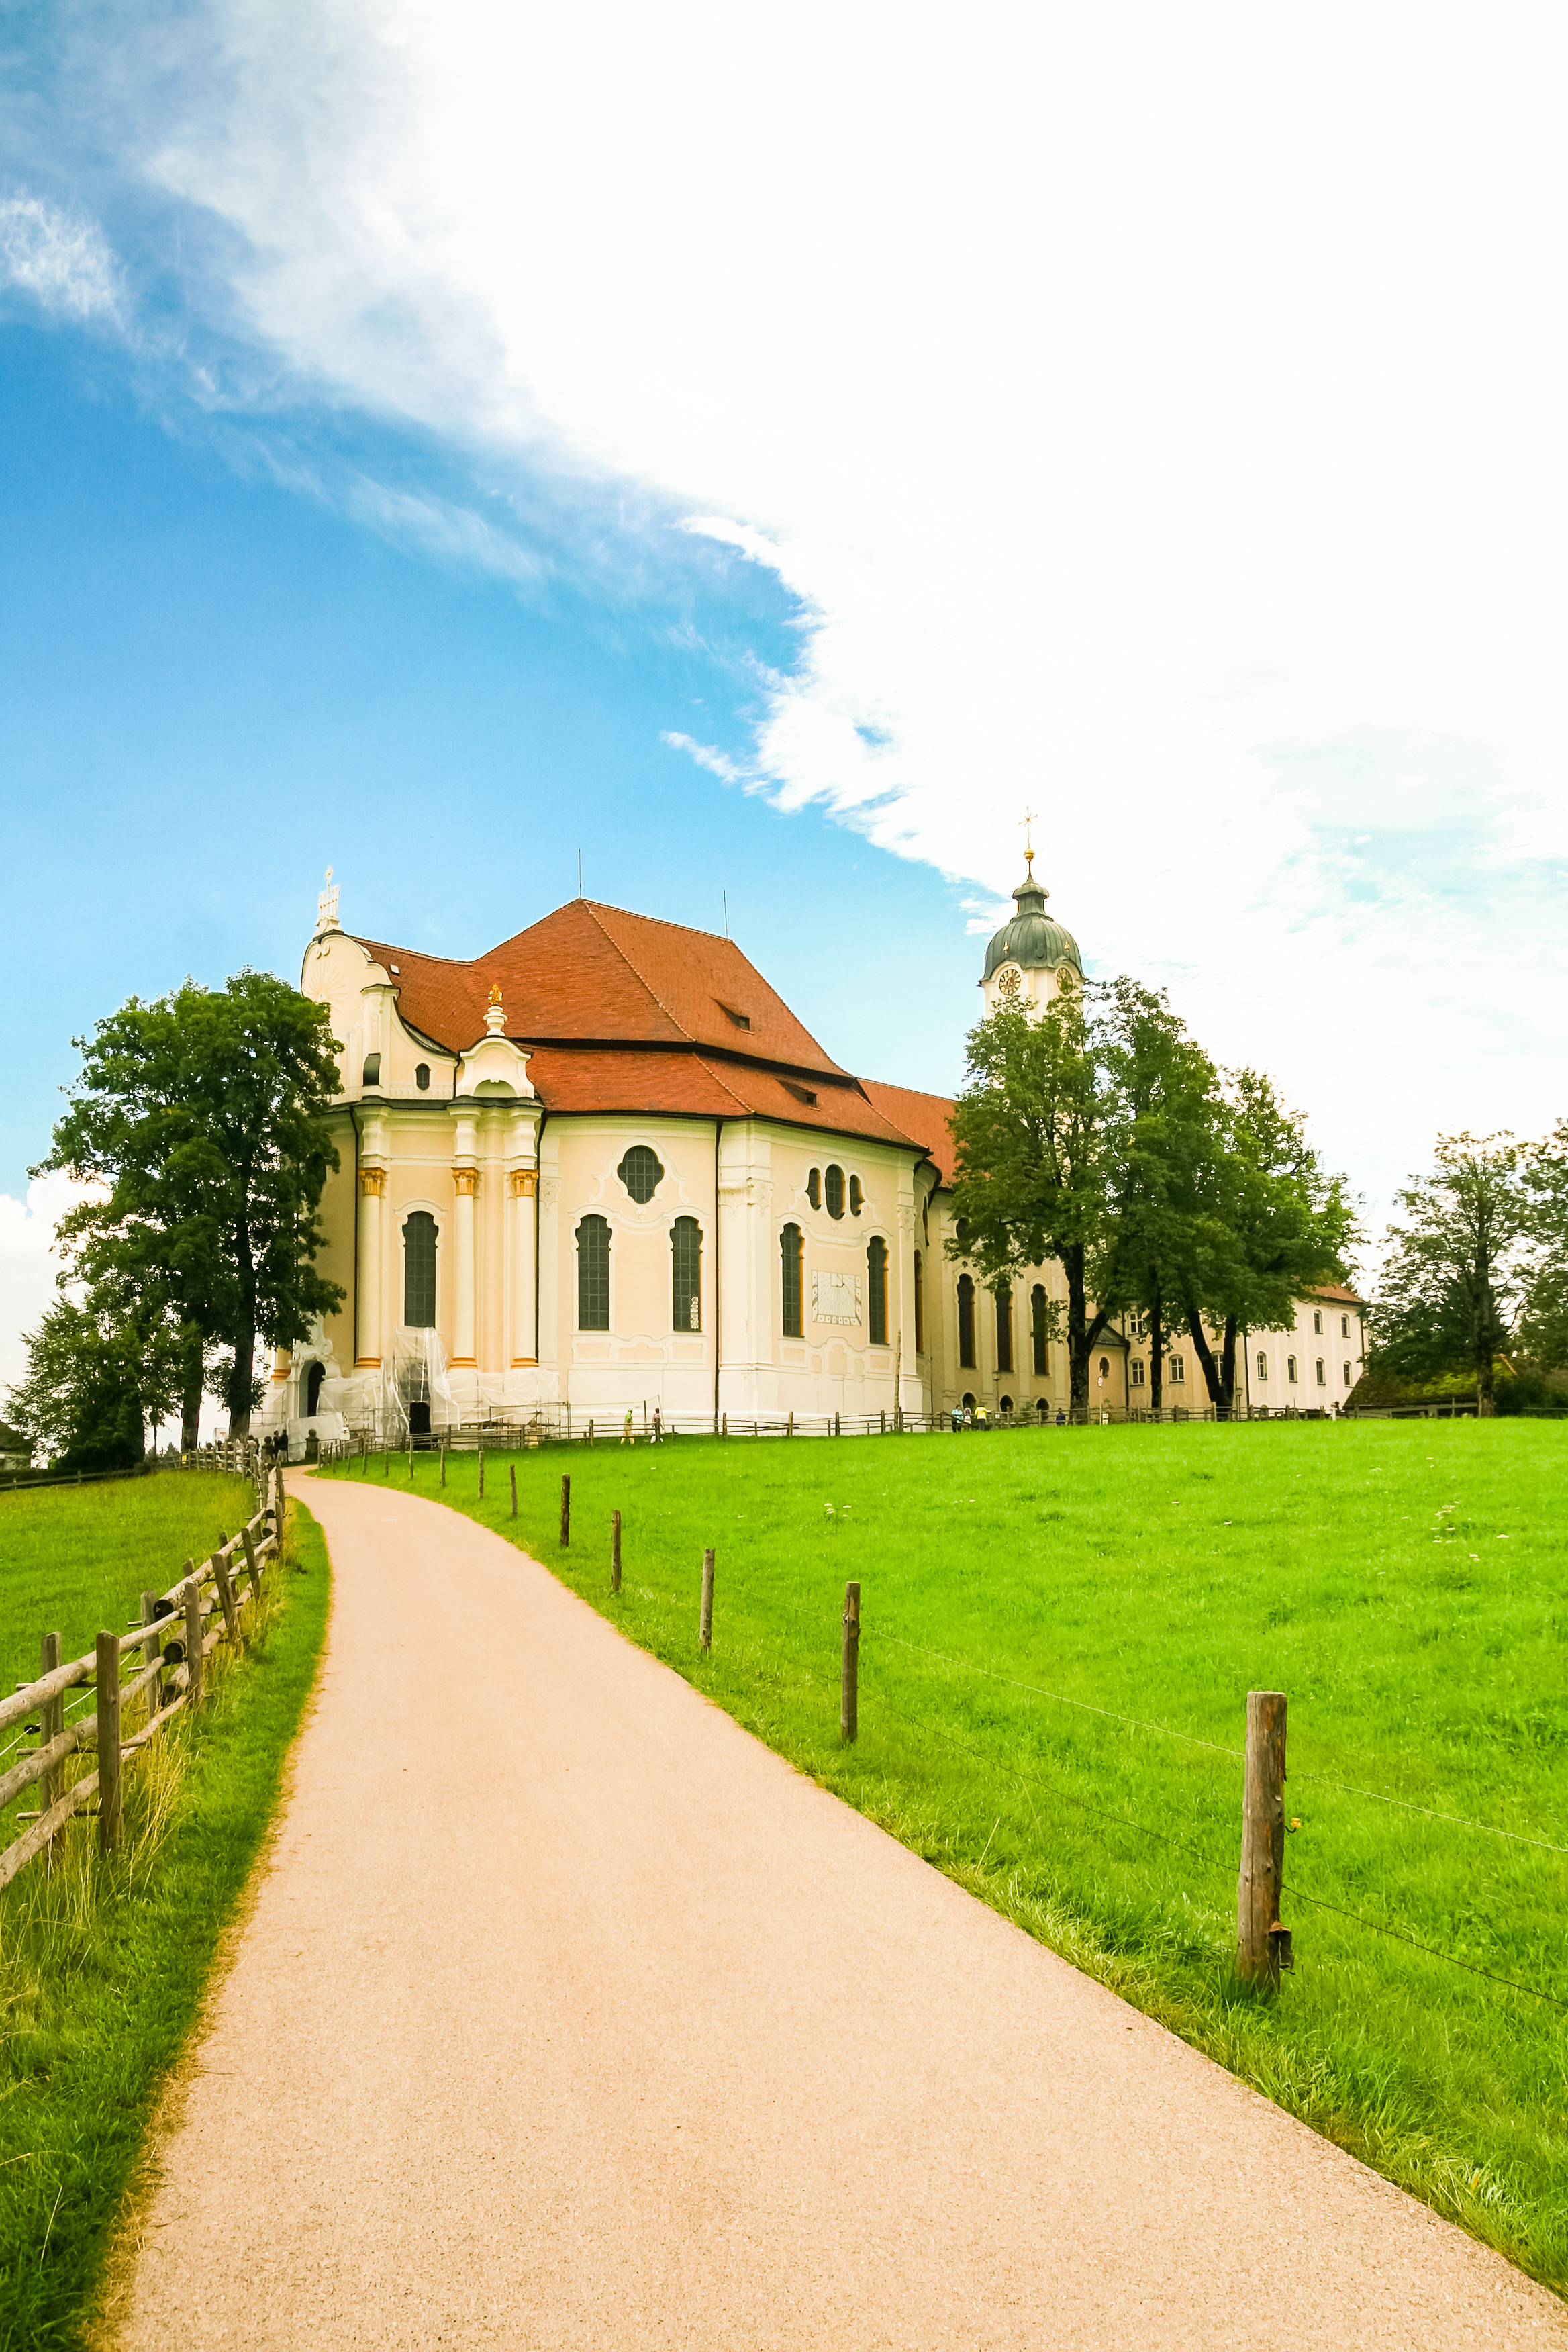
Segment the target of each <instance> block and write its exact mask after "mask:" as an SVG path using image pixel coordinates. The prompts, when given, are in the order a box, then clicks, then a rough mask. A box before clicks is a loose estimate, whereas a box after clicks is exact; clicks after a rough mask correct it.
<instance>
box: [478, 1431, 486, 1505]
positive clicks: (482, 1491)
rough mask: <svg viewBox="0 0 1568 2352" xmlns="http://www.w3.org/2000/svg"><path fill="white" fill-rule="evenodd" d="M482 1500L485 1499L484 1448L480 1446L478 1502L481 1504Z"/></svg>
mask: <svg viewBox="0 0 1568 2352" xmlns="http://www.w3.org/2000/svg"><path fill="white" fill-rule="evenodd" d="M484 1499H485V1449H484V1447H483V1446H482V1445H481V1446H480V1448H479V1500H480V1502H481V1503H482V1502H483V1501H484Z"/></svg>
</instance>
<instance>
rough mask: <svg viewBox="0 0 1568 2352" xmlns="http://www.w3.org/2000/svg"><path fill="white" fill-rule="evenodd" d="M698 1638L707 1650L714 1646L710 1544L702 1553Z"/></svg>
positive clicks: (711, 1551) (711, 1549)
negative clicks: (700, 1607) (700, 1609)
mask: <svg viewBox="0 0 1568 2352" xmlns="http://www.w3.org/2000/svg"><path fill="white" fill-rule="evenodd" d="M697 1638H698V1640H699V1641H700V1643H701V1644H702V1647H703V1648H704V1649H705V1650H710V1649H711V1648H712V1647H713V1547H712V1545H711V1544H710V1545H709V1547H708V1549H707V1550H706V1551H705V1552H704V1553H703V1555H702V1616H701V1620H700V1623H699V1625H698V1629H697Z"/></svg>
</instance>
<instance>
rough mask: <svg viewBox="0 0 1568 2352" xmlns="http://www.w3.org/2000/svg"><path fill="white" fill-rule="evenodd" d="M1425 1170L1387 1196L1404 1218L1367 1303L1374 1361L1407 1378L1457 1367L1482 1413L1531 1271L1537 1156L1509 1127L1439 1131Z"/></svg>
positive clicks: (1539, 1212)
mask: <svg viewBox="0 0 1568 2352" xmlns="http://www.w3.org/2000/svg"><path fill="white" fill-rule="evenodd" d="M1433 1157H1434V1160H1435V1163H1436V1164H1435V1165H1434V1167H1433V1168H1432V1170H1431V1171H1430V1172H1429V1173H1428V1174H1426V1175H1424V1176H1417V1177H1415V1178H1413V1179H1412V1181H1411V1182H1410V1183H1408V1184H1406V1185H1405V1186H1404V1187H1403V1188H1402V1189H1401V1190H1400V1191H1399V1192H1397V1193H1396V1194H1395V1195H1394V1198H1395V1200H1396V1201H1397V1202H1398V1204H1399V1206H1400V1208H1401V1209H1402V1210H1403V1212H1404V1215H1403V1218H1402V1220H1401V1221H1400V1222H1399V1223H1395V1224H1391V1225H1390V1226H1389V1228H1388V1236H1387V1255H1386V1257H1385V1259H1384V1267H1383V1273H1382V1276H1381V1278H1380V1280H1379V1283H1378V1288H1377V1296H1376V1297H1375V1299H1374V1300H1373V1302H1372V1309H1371V1317H1370V1320H1371V1325H1372V1333H1373V1367H1374V1369H1375V1370H1380V1371H1388V1372H1394V1373H1396V1374H1400V1375H1403V1376H1405V1377H1406V1378H1410V1377H1415V1378H1420V1377H1422V1376H1423V1375H1430V1374H1432V1373H1434V1372H1441V1371H1447V1370H1453V1369H1455V1368H1456V1367H1458V1366H1461V1365H1462V1366H1464V1367H1466V1368H1467V1369H1468V1370H1471V1371H1473V1372H1474V1374H1475V1380H1476V1393H1477V1398H1478V1401H1479V1410H1480V1411H1481V1412H1483V1413H1485V1412H1491V1411H1492V1409H1493V1400H1494V1392H1495V1379H1494V1367H1495V1360H1496V1358H1497V1357H1498V1355H1499V1354H1500V1352H1501V1350H1502V1349H1504V1347H1506V1345H1507V1344H1508V1341H1509V1339H1510V1333H1511V1330H1512V1328H1513V1323H1514V1318H1515V1317H1516V1316H1517V1314H1518V1313H1519V1311H1520V1309H1521V1307H1522V1306H1523V1305H1524V1303H1525V1301H1526V1299H1527V1298H1528V1297H1529V1296H1530V1295H1531V1286H1532V1284H1533V1283H1534V1282H1535V1281H1536V1280H1537V1279H1538V1278H1539V1275H1540V1271H1541V1254H1540V1250H1539V1236H1540V1234H1541V1232H1542V1226H1543V1223H1545V1221H1546V1215H1547V1211H1546V1209H1544V1208H1543V1206H1542V1192H1541V1191H1540V1190H1539V1189H1532V1186H1531V1174H1532V1172H1533V1171H1534V1169H1535V1167H1536V1165H1537V1163H1538V1155H1536V1154H1535V1153H1533V1152H1532V1151H1531V1147H1530V1146H1528V1145H1521V1144H1520V1143H1519V1142H1517V1141H1516V1140H1515V1139H1514V1138H1513V1136H1511V1135H1509V1134H1499V1135H1469V1134H1463V1135H1443V1136H1439V1137H1438V1139H1437V1146H1436V1151H1435V1153H1434V1155H1433Z"/></svg>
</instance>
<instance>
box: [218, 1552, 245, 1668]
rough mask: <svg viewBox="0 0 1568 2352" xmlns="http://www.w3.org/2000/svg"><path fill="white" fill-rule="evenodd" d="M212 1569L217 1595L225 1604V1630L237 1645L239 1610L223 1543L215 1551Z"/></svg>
mask: <svg viewBox="0 0 1568 2352" xmlns="http://www.w3.org/2000/svg"><path fill="white" fill-rule="evenodd" d="M212 1571H213V1582H214V1583H215V1584H216V1586H217V1597H218V1600H219V1601H220V1602H221V1603H222V1605H223V1622H224V1631H225V1632H226V1633H227V1635H228V1638H229V1640H230V1641H231V1642H233V1643H235V1645H236V1646H238V1643H239V1612H238V1610H237V1608H236V1607H235V1605H234V1587H233V1585H232V1584H231V1583H230V1582H229V1578H228V1561H227V1559H226V1558H225V1556H224V1547H223V1546H222V1545H220V1546H219V1547H218V1549H217V1550H216V1551H215V1552H214V1554H213V1556H212Z"/></svg>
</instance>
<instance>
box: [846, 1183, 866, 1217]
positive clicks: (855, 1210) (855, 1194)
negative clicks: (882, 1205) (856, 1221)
mask: <svg viewBox="0 0 1568 2352" xmlns="http://www.w3.org/2000/svg"><path fill="white" fill-rule="evenodd" d="M865 1198H866V1195H865V1193H864V1192H862V1191H861V1190H860V1179H859V1178H858V1176H851V1178H850V1179H849V1213H850V1215H851V1216H852V1217H858V1215H859V1213H860V1203H861V1202H862V1201H864V1199H865Z"/></svg>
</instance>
